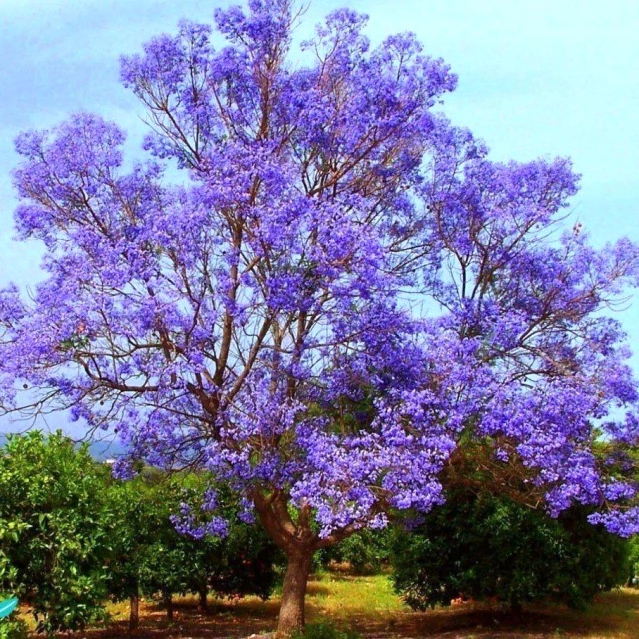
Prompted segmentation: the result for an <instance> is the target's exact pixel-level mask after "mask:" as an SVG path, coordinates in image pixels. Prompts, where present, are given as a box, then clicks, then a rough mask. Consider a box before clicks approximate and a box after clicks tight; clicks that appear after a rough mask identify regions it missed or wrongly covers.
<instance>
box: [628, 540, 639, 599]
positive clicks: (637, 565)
mask: <svg viewBox="0 0 639 639" xmlns="http://www.w3.org/2000/svg"><path fill="white" fill-rule="evenodd" d="M629 545H630V556H629V562H628V563H629V566H628V585H629V586H634V587H635V588H639V535H635V536H634V537H633V538H632V539H631V540H630V542H629Z"/></svg>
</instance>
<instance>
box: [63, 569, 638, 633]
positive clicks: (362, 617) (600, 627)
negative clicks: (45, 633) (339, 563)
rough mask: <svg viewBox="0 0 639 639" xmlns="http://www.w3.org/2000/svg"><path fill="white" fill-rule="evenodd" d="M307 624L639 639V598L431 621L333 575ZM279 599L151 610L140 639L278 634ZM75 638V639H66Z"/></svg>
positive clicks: (444, 615)
mask: <svg viewBox="0 0 639 639" xmlns="http://www.w3.org/2000/svg"><path fill="white" fill-rule="evenodd" d="M308 595H309V596H308V603H307V615H308V620H309V621H311V622H312V621H320V620H329V621H331V622H334V623H335V624H336V625H339V626H341V627H344V628H351V629H354V630H357V631H358V632H360V633H361V634H362V635H363V636H364V637H366V639H400V638H404V639H405V638H409V637H410V638H413V639H418V638H422V637H423V638H428V639H546V638H548V639H550V638H553V639H557V638H560V637H564V638H568V637H580V638H582V639H639V590H635V589H620V590H616V591H614V592H611V593H607V594H604V595H601V596H600V597H599V598H598V600H597V601H596V602H595V604H594V605H593V606H592V607H591V608H590V609H589V610H588V611H586V612H575V611H570V610H568V609H566V608H564V607H562V606H543V607H542V606H533V607H529V608H528V609H526V610H525V611H524V614H523V616H522V617H520V618H516V617H513V616H512V615H510V614H508V613H505V612H503V611H501V610H500V609H499V607H498V606H497V605H493V606H486V605H484V606H479V605H475V604H461V605H457V606H452V607H450V608H443V609H437V610H434V611H430V612H426V613H414V612H411V611H410V610H409V609H408V608H406V607H405V606H404V605H403V604H402V602H401V600H400V599H399V598H398V597H397V596H396V595H395V594H394V593H393V591H392V588H391V585H390V582H389V580H388V578H387V577H385V576H383V575H376V576H372V577H350V576H345V575H335V574H327V575H323V576H322V577H321V578H318V579H314V580H313V581H311V583H310V584H309V593H308ZM278 604H279V602H278V600H277V598H273V599H272V600H270V601H266V602H262V601H260V600H258V599H254V598H247V599H244V600H240V601H237V602H219V601H213V600H211V602H210V613H209V614H208V615H200V614H199V613H198V612H197V607H196V600H195V599H194V598H191V597H185V598H176V605H175V621H174V623H173V624H168V623H167V621H166V616H165V612H164V611H163V610H161V609H160V608H159V607H157V606H156V605H155V604H153V603H152V602H146V603H144V604H143V605H142V609H141V619H140V620H141V627H140V629H139V630H138V631H137V632H136V633H135V637H137V638H139V639H178V638H180V639H187V638H191V639H196V638H197V639H227V638H230V637H248V636H249V635H251V634H255V633H262V632H267V631H270V630H272V629H273V628H274V627H275V620H276V615H277V608H278ZM110 611H111V613H112V614H113V617H114V619H115V623H114V624H112V625H111V626H110V627H109V628H107V629H103V630H98V629H96V630H91V631H88V632H83V633H81V635H80V633H78V635H77V637H80V636H82V637H83V638H84V637H87V638H88V639H108V638H109V639H110V638H115V637H122V636H127V634H128V633H127V626H126V616H127V615H128V607H127V605H126V604H124V603H123V604H116V605H113V606H111V607H110ZM64 636H65V637H67V638H69V637H71V638H73V637H74V635H64Z"/></svg>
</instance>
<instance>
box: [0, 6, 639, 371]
mask: <svg viewBox="0 0 639 639" xmlns="http://www.w3.org/2000/svg"><path fill="white" fill-rule="evenodd" d="M229 4H237V0H236V1H235V2H228V1H227V0H206V1H205V0H182V1H181V2H176V1H169V0H162V1H160V0H0V286H3V285H5V284H7V283H8V282H10V281H14V282H16V283H18V284H19V285H21V286H28V285H29V284H33V283H34V282H35V281H37V279H38V277H39V271H38V262H39V256H40V252H39V248H38V246H37V245H35V244H31V245H29V244H28V245H25V244H23V243H20V244H18V243H16V242H14V241H13V239H12V238H13V229H12V225H13V221H12V216H13V210H14V208H15V205H16V199H15V196H14V193H13V190H12V186H11V177H10V175H11V171H12V169H13V168H14V167H15V166H16V163H17V161H18V158H17V156H16V154H15V152H14V150H13V140H14V138H15V136H16V135H17V134H18V133H19V132H20V131H23V130H26V129H33V128H36V129H40V128H47V127H51V126H54V125H55V124H57V123H59V122H60V121H62V120H64V119H65V118H67V117H68V116H69V115H70V114H72V113H74V112H77V111H91V112H96V113H99V114H101V115H102V116H104V117H107V118H109V119H112V120H114V121H116V122H117V123H118V124H120V125H121V126H123V127H124V128H125V129H126V130H128V132H129V141H128V144H127V150H128V152H129V153H130V156H131V157H135V155H136V154H137V153H140V151H139V146H140V140H141V138H142V136H143V134H144V124H143V123H142V120H141V118H142V116H143V110H142V108H141V106H140V105H139V104H138V102H137V101H136V99H135V98H134V97H133V96H132V94H130V93H129V92H128V91H127V90H126V89H124V88H123V87H122V86H121V84H120V82H119V56H120V55H121V54H130V53H133V52H137V51H139V50H140V47H141V44H142V43H143V42H145V41H147V40H148V39H149V38H151V37H153V36H154V35H157V34H159V33H163V32H173V31H175V27H176V24H177V21H178V20H179V19H180V18H183V17H187V18H190V19H192V20H196V21H202V22H211V18H212V14H213V11H214V9H215V8H216V7H219V6H222V7H224V6H228V5H229ZM340 6H349V7H351V8H352V9H355V10H357V11H360V12H363V13H366V14H368V15H369V16H370V22H369V28H368V30H367V35H368V36H369V37H370V39H371V40H372V42H373V43H376V42H379V41H380V40H382V39H383V38H384V37H386V36H387V35H389V34H391V33H396V32H401V31H413V32H415V33H416V34H417V36H418V38H419V39H420V41H421V42H422V43H423V44H424V46H425V51H426V52H427V53H428V54H430V55H432V56H434V57H442V58H444V59H445V60H446V61H447V62H448V63H449V64H450V65H451V66H452V68H453V70H454V71H455V72H456V73H457V74H458V75H459V87H458V89H457V90H456V91H455V93H454V94H452V95H450V96H448V97H447V99H446V102H445V107H444V110H445V112H446V113H447V115H448V116H449V117H450V118H451V119H452V120H453V122H455V123H456V124H459V125H464V126H467V127H469V128H470V129H471V130H472V131H473V132H474V134H475V135H476V136H478V137H481V138H483V139H484V140H485V141H486V142H487V143H488V145H489V147H490V148H491V153H492V158H493V159H496V160H509V159H514V160H521V161H525V160H530V159H533V158H535V157H539V156H545V157H553V156H557V155H561V156H570V157H572V159H573V161H574V165H575V169H576V170H577V171H578V172H579V173H581V174H582V176H583V177H582V189H581V191H580V193H579V194H578V195H577V196H576V197H575V198H574V199H573V200H572V208H573V213H572V214H573V216H574V219H575V221H577V220H578V221H580V222H581V223H582V224H583V225H584V228H585V230H586V231H588V232H590V234H591V237H592V241H593V243H594V244H595V245H597V246H603V245H604V244H605V243H606V242H608V241H612V240H614V239H615V238H617V237H620V236H622V235H626V236H628V237H630V238H631V239H633V240H635V241H638V242H639V216H638V215H637V203H638V202H639V193H638V190H639V172H638V171H639V38H637V35H636V34H637V32H638V31H639V2H636V0H580V1H579V2H573V1H571V0H535V2H524V1H513V0H483V1H479V0H439V1H437V2H435V1H433V0H392V1H387V0H350V1H348V0H314V1H311V2H310V4H309V6H308V9H307V11H306V14H305V16H304V21H303V24H302V25H301V27H300V38H302V37H304V36H305V35H307V33H308V32H309V31H310V30H311V29H312V27H313V25H314V24H315V23H316V22H318V21H319V20H320V19H321V18H322V16H323V15H324V14H326V13H327V12H329V11H331V10H332V9H335V8H337V7H340ZM619 317H620V319H621V320H622V322H623V324H624V326H625V328H626V330H627V332H628V335H629V340H630V344H631V346H632V348H633V350H634V351H635V353H637V355H635V357H634V358H633V360H632V362H633V366H634V367H635V369H636V370H637V373H638V374H639V293H638V294H637V295H635V298H634V299H632V300H631V301H630V302H629V306H628V308H627V309H626V310H624V311H623V312H622V313H621V314H620V316H619Z"/></svg>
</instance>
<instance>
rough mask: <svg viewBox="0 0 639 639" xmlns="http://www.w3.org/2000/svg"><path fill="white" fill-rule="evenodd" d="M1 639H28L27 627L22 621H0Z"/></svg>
mask: <svg viewBox="0 0 639 639" xmlns="http://www.w3.org/2000/svg"><path fill="white" fill-rule="evenodd" d="M0 639H27V625H26V624H25V623H24V621H22V619H3V620H2V621H0Z"/></svg>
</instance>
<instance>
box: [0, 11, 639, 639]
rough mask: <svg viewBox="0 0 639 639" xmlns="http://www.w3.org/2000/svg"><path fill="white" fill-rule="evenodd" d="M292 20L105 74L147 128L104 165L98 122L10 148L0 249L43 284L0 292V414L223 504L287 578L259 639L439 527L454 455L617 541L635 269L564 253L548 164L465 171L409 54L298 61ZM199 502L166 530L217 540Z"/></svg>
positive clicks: (149, 50) (445, 86)
mask: <svg viewBox="0 0 639 639" xmlns="http://www.w3.org/2000/svg"><path fill="white" fill-rule="evenodd" d="M298 17H299V16H296V15H295V14H294V12H293V8H292V6H291V3H290V1H289V0H276V1H275V2H269V3H267V2H264V0H251V1H250V2H249V10H248V12H245V11H243V10H241V9H239V8H231V9H229V10H225V11H222V10H218V11H217V12H216V15H215V22H216V27H217V31H218V32H219V33H220V34H222V35H223V36H224V37H225V39H226V46H224V47H223V48H221V49H217V50H216V49H214V48H213V46H212V44H211V35H212V29H211V28H210V27H209V26H205V25H200V24H193V23H190V22H183V23H181V24H180V27H179V33H178V34H177V35H176V36H168V35H165V36H160V37H158V38H155V39H154V40H152V41H151V42H149V43H148V44H146V45H145V46H144V52H143V54H141V55H135V56H131V57H128V58H124V59H123V60H122V78H123V81H124V83H125V85H126V86H128V87H130V88H131V89H132V90H133V91H134V92H135V94H136V95H137V96H138V97H139V99H140V100H141V101H142V103H143V104H144V106H145V107H146V110H147V117H148V122H149V124H150V127H151V133H149V135H148V137H147V139H146V143H145V148H146V149H147V150H148V151H149V159H147V160H146V161H144V162H143V163H139V164H137V165H135V166H132V167H131V168H129V169H125V167H124V165H123V158H122V153H121V146H122V143H123V141H124V134H123V133H122V131H121V130H120V129H119V128H118V127H117V126H116V125H114V124H112V123H109V122H105V121H104V120H102V119H101V118H99V117H97V116H94V115H88V114H78V115H75V116H74V117H72V118H71V119H70V120H69V121H68V122H67V123H65V124H62V125H61V126H59V127H58V128H57V129H55V130H53V131H49V132H30V133H26V134H23V135H22V136H20V137H19V138H18V140H17V149H18V151H19V153H20V154H21V155H22V156H23V162H22V164H21V165H20V167H19V168H18V169H17V170H16V172H15V184H16V187H17V189H18V192H19V194H20V196H21V198H22V203H21V204H20V206H19V208H18V210H17V213H16V224H17V229H18V233H19V236H20V237H21V238H23V239H27V238H36V239H38V240H40V241H41V242H42V243H43V244H44V246H45V257H44V262H43V268H44V270H45V271H46V274H47V277H46V279H45V280H44V281H43V282H42V283H40V284H39V285H38V286H37V287H35V289H34V290H33V291H32V294H31V295H30V296H29V298H28V299H27V296H26V295H22V294H21V293H20V291H18V290H17V289H15V288H9V289H7V290H5V291H3V292H2V294H1V297H0V323H1V325H2V329H3V333H2V344H1V346H0V352H1V355H2V362H3V363H2V370H1V377H2V382H3V388H4V395H3V398H2V403H3V406H4V408H5V410H7V411H14V410H21V411H29V410H30V411H32V412H36V413H37V412H40V411H44V410H64V409H66V410H70V411H71V415H72V417H73V418H74V419H77V420H81V421H82V422H83V423H86V425H87V428H88V429H97V428H111V429H114V430H115V431H117V432H118V434H119V435H120V437H121V438H122V439H123V440H124V441H125V442H126V443H127V444H128V446H129V449H130V458H131V459H144V460H145V461H147V462H148V463H151V464H155V465H160V466H164V467H170V468H176V467H183V466H191V467H199V468H205V469H207V470H208V471H210V472H211V473H212V475H213V476H214V477H216V478H217V479H219V480H220V481H224V482H226V483H228V484H230V485H231V486H232V487H233V488H234V489H236V490H237V491H238V492H239V493H241V495H242V496H243V498H244V503H245V506H246V511H245V513H244V516H245V517H246V518H247V519H248V518H257V519H258V520H259V521H260V522H261V524H262V525H263V526H264V527H265V529H266V530H267V532H268V534H269V535H270V536H271V538H272V539H273V540H274V541H275V543H277V544H278V545H279V546H280V547H281V548H282V549H283V551H284V552H285V554H286V556H287V558H288V569H287V572H286V575H285V579H284V588H283V596H282V607H281V612H280V618H279V628H278V633H279V634H280V635H281V636H286V635H290V634H291V633H292V632H293V631H294V630H295V629H296V628H299V627H300V626H301V625H303V623H304V596H305V590H306V581H307V577H308V573H309V570H310V565H311V558H312V556H313V553H314V552H315V551H316V550H318V549H320V548H323V547H326V546H329V545H331V544H335V543H338V542H339V541H340V540H342V539H344V538H345V537H347V536H348V535H349V534H351V533H352V532H354V531H356V530H359V529H361V528H363V527H382V526H384V525H385V524H386V523H387V517H388V515H389V513H391V512H394V511H397V510H411V511H427V510H429V509H430V508H432V507H433V506H434V505H436V504H439V503H441V502H442V500H443V496H442V484H441V474H442V471H443V470H444V469H446V467H447V465H448V464H449V463H450V462H451V460H452V459H453V458H454V455H455V454H457V452H456V451H459V450H460V449H461V447H460V442H468V441H477V442H481V443H482V444H484V445H486V446H488V447H489V449H490V450H491V454H492V456H493V457H494V463H495V465H496V466H499V465H502V466H503V467H504V468H508V467H509V465H512V464H517V465H518V466H519V467H522V468H525V469H526V473H525V475H526V477H525V482H527V483H528V485H529V486H530V489H531V491H536V493H537V494H539V495H542V496H543V497H544V499H545V500H546V502H547V504H548V507H549V508H550V510H551V511H552V512H559V511H561V510H563V509H565V508H566V507H567V506H568V505H569V504H570V503H572V502H574V501H579V502H582V503H588V504H594V505H596V506H598V507H600V508H599V514H598V515H596V516H594V517H593V520H596V521H601V522H603V523H605V524H606V525H607V526H608V527H609V528H610V529H611V530H615V531H616V532H618V533H620V534H625V535H628V534H631V533H632V532H633V531H635V530H637V529H638V528H639V525H638V523H639V522H638V520H639V515H638V511H637V509H636V508H633V507H632V502H633V499H634V497H635V493H636V486H635V485H633V484H632V483H631V482H630V481H628V480H625V479H624V477H626V476H627V475H628V474H629V473H631V469H630V467H629V462H628V459H627V457H626V455H625V453H626V450H627V449H628V448H629V447H630V446H634V445H636V444H637V440H638V438H639V422H637V419H636V417H635V413H634V407H635V404H636V402H637V399H638V397H637V387H636V383H635V381H634V379H633V377H632V375H631V372H630V369H629V368H628V366H627V365H626V364H625V363H624V360H625V357H626V355H627V354H626V352H625V350H624V346H623V334H622V332H621V330H620V327H619V325H618V323H617V322H615V321H614V320H612V319H610V318H609V317H608V316H607V315H606V313H605V311H606V309H608V308H609V307H610V306H611V305H613V304H614V303H616V302H618V301H619V300H620V299H621V296H622V295H623V290H624V287H625V286H627V285H634V284H635V278H636V273H637V263H638V258H639V251H638V249H637V247H636V246H634V245H633V244H631V243H630V242H628V241H621V242H619V243H618V244H616V245H614V246H611V247H607V248H606V249H605V250H603V251H596V250H594V249H593V248H591V247H590V246H589V245H588V244H587V242H586V239H585V235H584V233H582V232H581V231H580V229H578V228H575V229H573V231H572V232H568V233H563V234H562V232H561V221H562V219H564V217H565V213H564V212H563V211H564V210H565V207H566V204H567V200H568V198H569V197H570V196H571V195H573V194H574V193H575V191H576V182H577V178H576V176H575V175H574V174H573V172H572V170H571V167H570V163H569V162H568V161H566V160H556V161H535V162H532V163H529V164H515V163H512V164H507V165H500V164H494V163H492V162H490V161H489V160H488V159H487V158H486V153H487V152H486V149H485V148H484V146H483V145H482V144H481V143H480V142H478V141H476V140H474V139H473V137H472V136H471V135H470V133H468V132H467V131H464V130H460V129H457V128H455V127H453V126H452V125H451V124H450V123H449V122H448V121H447V120H446V119H445V117H444V116H443V115H442V114H441V112H440V111H439V110H437V109H436V108H434V107H436V106H437V105H438V103H439V102H440V100H441V97H442V96H443V95H444V94H445V93H446V92H448V91H451V90H453V89H454V87H455V82H456V79H455V76H454V75H453V74H452V73H451V72H450V70H449V68H448V67H447V66H446V65H445V64H444V63H443V62H442V61H441V60H434V59H431V58H429V57H426V56H424V55H423V54H422V53H421V47H420V45H419V44H418V43H417V42H416V41H415V39H414V37H413V36H411V35H398V36H393V37H390V38H388V39H387V40H386V41H385V42H383V43H382V44H381V45H380V46H379V47H377V48H376V49H373V50H370V48H369V43H368V40H367V39H366V38H365V37H364V36H363V35H362V28H363V26H364V24H365V22H366V20H365V18H364V17H363V16H361V15H358V14H356V13H354V12H351V11H348V10H340V11H337V12H335V13H333V14H331V15H330V16H329V17H328V18H327V19H326V21H325V23H324V24H323V25H321V26H319V27H317V29H316V34H315V37H314V38H313V39H312V40H310V41H308V42H305V43H304V44H303V47H302V48H303V52H302V54H301V57H299V56H298V58H297V59H299V60H300V62H299V63H295V64H294V63H293V62H291V61H290V58H289V56H288V53H289V47H290V44H291V32H292V28H293V26H294V23H295V21H296V20H297V18H298ZM167 167H171V171H170V172H166V168H167ZM180 174H181V175H182V176H184V177H183V179H182V178H176V177H175V176H179V175H180ZM602 451H603V452H602ZM604 452H605V455H604ZM119 471H120V472H121V473H126V472H127V471H128V467H127V464H126V463H123V464H121V465H120V468H119ZM209 496H210V499H208V508H209V509H210V510H211V512H212V514H211V516H210V517H208V518H207V521H208V522H209V523H208V524H207V525H206V526H205V529H202V527H201V526H199V527H197V530H191V528H192V527H193V525H194V524H193V522H195V521H198V520H200V519H201V518H200V519H198V518H197V517H196V515H195V514H192V513H189V512H188V511H184V512H182V513H180V514H179V515H178V517H177V519H176V523H177V525H178V527H179V528H181V529H184V530H185V531H189V530H191V532H192V533H194V534H196V535H203V534H207V533H209V534H223V533H224V530H225V528H226V522H225V521H224V520H223V519H221V518H219V517H216V516H215V514H214V513H215V507H216V496H215V493H214V491H211V493H210V495H209Z"/></svg>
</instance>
